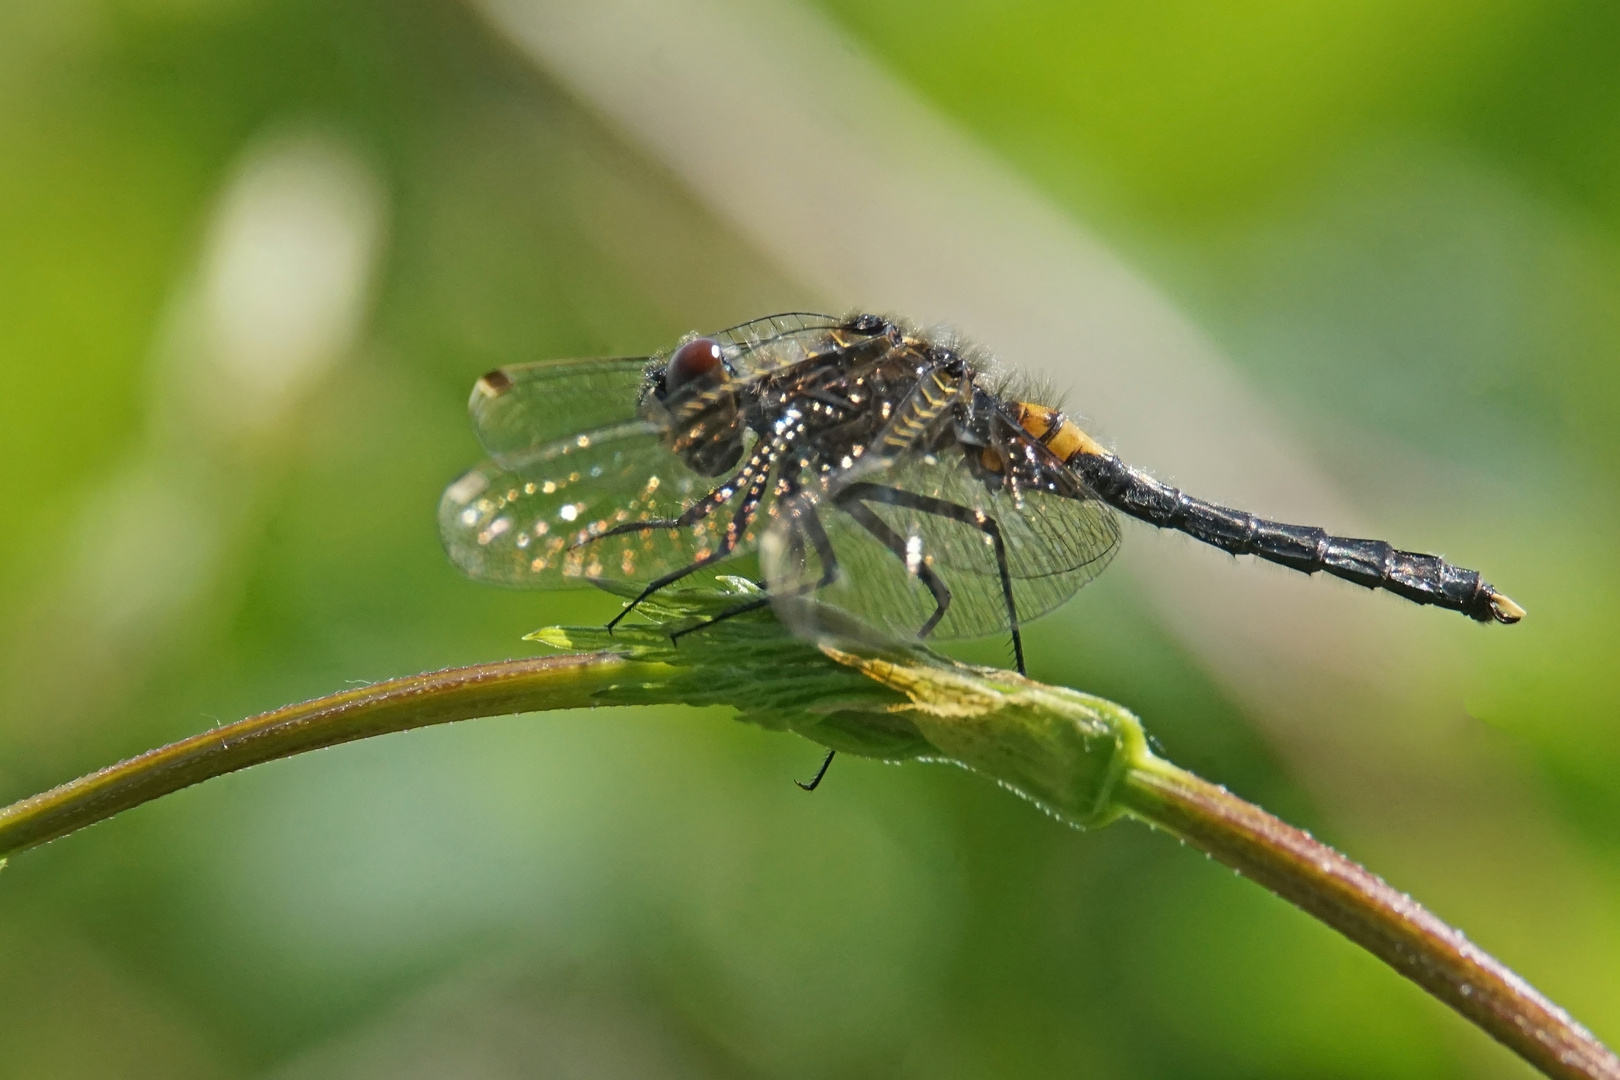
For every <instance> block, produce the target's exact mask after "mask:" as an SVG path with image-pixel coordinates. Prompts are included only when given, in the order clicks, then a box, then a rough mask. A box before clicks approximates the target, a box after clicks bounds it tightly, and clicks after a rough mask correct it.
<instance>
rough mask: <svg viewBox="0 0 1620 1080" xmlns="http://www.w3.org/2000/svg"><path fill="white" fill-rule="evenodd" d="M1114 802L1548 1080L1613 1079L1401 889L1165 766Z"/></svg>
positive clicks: (1610, 1063) (1565, 1018) (1559, 1014)
mask: <svg viewBox="0 0 1620 1080" xmlns="http://www.w3.org/2000/svg"><path fill="white" fill-rule="evenodd" d="M1115 798H1116V800H1117V802H1118V803H1119V804H1120V805H1121V806H1123V808H1124V809H1125V810H1126V811H1127V812H1128V813H1130V814H1132V815H1134V816H1136V817H1138V818H1141V819H1142V820H1144V821H1146V822H1148V823H1149V824H1152V825H1156V826H1158V827H1160V828H1163V829H1166V830H1168V831H1170V832H1172V833H1174V834H1175V835H1177V836H1179V837H1181V838H1182V839H1184V840H1185V841H1187V843H1189V844H1191V845H1192V846H1194V847H1196V848H1198V849H1199V850H1201V851H1203V852H1205V853H1206V854H1208V855H1210V856H1212V857H1214V858H1215V859H1218V860H1219V861H1221V862H1223V863H1225V864H1226V865H1227V866H1230V867H1231V868H1232V869H1234V870H1236V871H1238V872H1239V873H1241V874H1243V876H1245V877H1247V878H1249V879H1251V880H1252V881H1255V882H1257V883H1259V884H1261V885H1264V886H1265V887H1266V888H1268V889H1270V890H1271V891H1272V892H1274V893H1276V894H1277V895H1278V896H1280V897H1282V898H1283V899H1284V900H1287V901H1289V902H1290V903H1292V904H1295V905H1297V906H1298V907H1300V908H1301V909H1303V910H1304V911H1305V912H1307V913H1308V914H1310V915H1312V916H1313V917H1315V918H1317V919H1319V920H1321V921H1322V922H1324V923H1326V924H1327V925H1329V926H1331V927H1333V928H1334V929H1335V930H1337V931H1339V933H1341V934H1343V935H1344V936H1345V937H1347V938H1349V939H1350V940H1351V941H1354V942H1355V943H1356V944H1358V945H1360V946H1361V947H1362V948H1364V949H1366V950H1367V951H1368V952H1370V953H1372V954H1373V955H1374V956H1376V957H1378V958H1379V959H1380V960H1382V961H1384V962H1385V963H1386V964H1388V965H1389V966H1390V967H1392V968H1394V969H1395V970H1396V971H1398V972H1400V973H1401V974H1402V975H1405V976H1406V977H1407V978H1408V979H1411V980H1412V981H1413V982H1415V983H1417V984H1418V985H1419V986H1421V987H1423V989H1424V990H1427V991H1428V992H1429V993H1430V994H1432V995H1434V996H1435V997H1436V998H1438V999H1440V1000H1441V1001H1443V1002H1445V1003H1446V1004H1447V1005H1450V1006H1451V1007H1452V1008H1453V1009H1455V1010H1456V1011H1457V1012H1459V1013H1461V1014H1462V1015H1463V1016H1465V1017H1467V1018H1468V1019H1469V1020H1470V1021H1472V1022H1473V1023H1474V1024H1476V1025H1477V1026H1478V1027H1480V1028H1481V1029H1482V1030H1484V1031H1485V1032H1486V1033H1487V1034H1489V1035H1490V1036H1491V1037H1492V1038H1494V1039H1496V1040H1497V1041H1499V1042H1501V1043H1503V1044H1504V1045H1506V1046H1507V1047H1508V1048H1509V1049H1511V1050H1513V1051H1514V1052H1515V1053H1517V1054H1518V1055H1519V1056H1520V1057H1522V1058H1524V1059H1525V1060H1526V1061H1528V1062H1529V1063H1530V1064H1531V1065H1533V1066H1535V1067H1536V1068H1537V1069H1539V1070H1540V1071H1541V1072H1543V1073H1545V1074H1546V1075H1547V1076H1550V1077H1558V1078H1560V1080H1564V1078H1568V1080H1597V1078H1602V1080H1620V1059H1617V1058H1616V1057H1615V1056H1614V1054H1612V1053H1611V1052H1610V1051H1609V1050H1608V1049H1607V1048H1606V1047H1605V1046H1604V1045H1603V1044H1602V1043H1600V1042H1598V1041H1597V1039H1595V1038H1594V1037H1593V1036H1592V1033H1591V1032H1589V1031H1587V1030H1586V1029H1585V1028H1584V1027H1582V1026H1581V1025H1580V1024H1577V1023H1576V1022H1575V1021H1574V1020H1573V1019H1571V1018H1570V1015H1569V1014H1568V1013H1566V1012H1565V1011H1564V1010H1563V1009H1560V1008H1559V1007H1558V1006H1557V1005H1554V1004H1553V1003H1552V1002H1550V1001H1548V1000H1547V999H1546V998H1545V997H1542V996H1541V994H1540V993H1538V992H1537V991H1536V990H1535V988H1534V987H1532V986H1531V985H1530V984H1529V983H1527V982H1525V981H1524V980H1523V979H1521V978H1519V976H1517V975H1515V974H1514V973H1513V972H1512V971H1510V970H1508V968H1507V967H1506V966H1504V965H1503V964H1502V963H1501V962H1500V961H1498V960H1497V959H1496V958H1495V957H1492V956H1490V955H1489V954H1488V953H1486V952H1484V951H1483V950H1481V949H1480V948H1478V947H1477V946H1475V945H1474V944H1473V943H1471V942H1470V941H1469V940H1468V939H1467V938H1465V937H1464V936H1463V935H1462V932H1461V931H1459V930H1456V929H1454V928H1452V927H1450V926H1447V925H1446V924H1445V923H1443V922H1441V921H1440V920H1439V919H1437V918H1435V916H1434V915H1432V914H1430V912H1429V911H1428V910H1427V909H1425V908H1424V907H1423V906H1422V905H1421V904H1419V903H1418V902H1417V901H1415V900H1413V899H1412V898H1411V897H1409V896H1407V895H1406V894H1404V893H1401V892H1397V891H1396V890H1394V889H1392V888H1390V886H1389V885H1387V884H1386V883H1385V882H1384V880H1383V879H1382V878H1380V877H1378V876H1377V875H1376V874H1373V873H1372V872H1370V871H1368V870H1367V869H1366V868H1364V867H1362V866H1360V865H1358V864H1356V863H1354V862H1352V861H1351V860H1349V859H1347V858H1345V857H1344V856H1343V855H1341V854H1339V853H1338V852H1337V851H1334V850H1333V849H1332V848H1330V847H1328V846H1327V845H1326V844H1323V843H1322V842H1321V841H1319V840H1315V839H1313V838H1312V837H1311V836H1310V835H1309V834H1307V833H1304V832H1302V831H1300V830H1299V829H1296V828H1294V827H1293V826H1291V825H1286V824H1284V823H1283V822H1281V821H1279V820H1277V819H1276V818H1274V817H1272V816H1271V815H1270V814H1268V813H1266V812H1265V811H1264V810H1261V809H1260V808H1259V807H1258V806H1254V805H1252V804H1250V803H1247V802H1244V801H1243V800H1242V799H1240V798H1238V797H1237V796H1235V795H1233V794H1232V793H1231V792H1229V791H1227V790H1226V789H1225V788H1222V787H1217V786H1216V785H1214V784H1211V783H1210V782H1208V781H1207V780H1201V779H1199V778H1198V777H1196V776H1194V775H1192V774H1191V773H1188V772H1185V771H1183V770H1181V769H1178V768H1176V767H1175V766H1174V765H1171V764H1169V763H1168V762H1164V761H1160V760H1158V759H1148V760H1146V761H1144V762H1142V763H1140V764H1139V765H1137V766H1136V767H1134V768H1132V769H1130V770H1129V771H1127V772H1126V774H1125V776H1124V778H1123V780H1122V782H1121V785H1120V788H1119V790H1117V791H1116V793H1115Z"/></svg>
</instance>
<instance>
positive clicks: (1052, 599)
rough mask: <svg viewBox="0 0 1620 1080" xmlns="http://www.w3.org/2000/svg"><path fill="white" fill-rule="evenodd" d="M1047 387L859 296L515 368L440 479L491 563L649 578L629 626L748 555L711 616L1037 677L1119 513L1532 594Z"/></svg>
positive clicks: (565, 582) (1287, 555)
mask: <svg viewBox="0 0 1620 1080" xmlns="http://www.w3.org/2000/svg"><path fill="white" fill-rule="evenodd" d="M1039 396H1041V395H1038V394H1034V393H1031V392H1028V391H1023V390H1020V389H1019V384H1018V382H1017V379H1016V376H1015V375H1010V374H1009V373H1008V372H1007V371H1006V370H1005V369H1004V368H1003V367H1002V365H1001V364H999V363H998V362H997V361H995V360H994V358H993V357H991V356H990V354H988V353H987V352H985V351H984V350H982V349H979V348H978V347H976V346H973V345H971V344H969V343H966V342H965V341H963V340H961V339H959V338H958V337H957V336H956V335H954V334H953V333H951V332H949V331H944V330H927V329H919V328H917V327H914V326H911V325H908V324H906V323H903V322H901V321H899V320H896V319H892V318H888V317H885V316H881V315H873V314H864V313H862V314H854V315H850V316H846V317H842V318H840V317H834V316H829V315H818V314H813V313H807V312H791V313H787V314H782V315H772V316H769V317H767V318H763V319H757V320H754V321H752V322H747V323H743V324H741V325H738V326H734V327H731V328H730V329H727V330H722V331H719V332H716V333H711V334H704V335H693V336H690V337H688V338H686V339H685V340H683V341H681V342H680V343H679V344H678V345H677V346H676V347H674V348H673V349H671V350H669V351H668V352H667V353H663V354H659V355H656V356H638V357H623V358H616V359H592V360H557V361H542V362H539V363H529V364H518V365H514V366H510V367H503V368H499V369H497V370H495V371H491V372H489V373H488V374H486V375H484V376H483V377H482V378H480V379H479V380H478V382H477V384H476V385H475V386H474V388H473V392H472V399H471V402H470V404H469V410H470V412H471V414H472V420H473V425H474V427H475V429H476V431H477V434H478V437H479V439H480V441H481V442H482V443H483V445H484V448H485V449H486V450H487V451H488V453H489V456H490V460H488V461H486V462H484V463H483V464H480V465H478V466H476V467H474V468H473V469H472V470H470V471H469V472H467V473H465V474H464V475H463V476H461V477H460V478H459V479H457V480H455V481H454V482H453V483H451V484H450V486H449V487H448V488H447V489H446V491H445V493H444V496H443V498H442V500H441V502H440V507H439V527H440V534H441V537H442V539H443V541H444V546H445V549H446V551H447V552H448V553H449V555H450V558H451V559H452V560H453V561H454V562H455V563H456V565H457V566H459V567H460V568H461V569H462V570H463V571H465V572H466V573H467V574H469V575H470V576H472V577H474V578H477V579H481V580H484V581H489V582H495V583H499V584H502V585H509V586H517V587H521V588H534V589H555V588H566V587H570V586H578V585H586V584H589V583H592V582H603V581H617V582H619V583H621V584H624V583H628V584H630V585H632V586H639V591H638V592H637V593H636V594H635V596H634V598H633V599H631V600H630V602H629V603H628V604H627V605H626V607H625V609H624V611H622V612H620V614H619V615H618V616H616V617H615V618H614V620H613V622H612V623H610V624H609V626H610V627H611V626H612V625H616V624H617V623H618V621H619V620H620V619H623V618H624V617H625V616H626V615H627V614H628V613H629V612H630V611H632V610H634V609H635V607H636V606H637V605H638V604H640V603H641V602H642V601H644V600H645V599H646V598H648V597H650V596H652V595H654V594H655V593H657V592H658V591H659V590H661V589H665V588H668V587H669V586H671V585H673V584H675V583H676V582H679V581H681V580H682V579H684V578H687V577H688V576H690V575H692V574H695V573H698V572H699V571H703V570H705V568H709V567H713V566H715V565H716V564H719V563H722V562H724V561H725V560H729V559H734V558H737V557H739V556H742V555H745V554H753V555H755V556H757V558H758V563H759V567H760V571H761V573H762V574H763V577H764V581H763V582H761V584H762V585H763V589H762V590H761V594H760V595H758V596H755V597H752V598H749V599H747V600H743V601H740V602H739V603H738V604H737V605H736V606H735V607H734V608H732V609H729V610H726V611H722V612H721V613H720V614H719V615H717V616H716V617H715V618H714V619H711V620H710V623H712V622H714V621H718V620H719V619H724V618H727V617H730V616H732V615H735V614H740V613H741V612H744V611H749V610H755V609H757V608H759V607H762V606H764V605H765V604H772V603H774V604H776V605H777V606H778V610H779V611H780V612H781V613H782V614H783V617H784V618H786V619H788V620H789V621H790V622H791V623H792V624H793V625H795V626H796V627H798V628H800V629H802V630H804V631H805V632H810V633H813V632H815V631H816V630H817V628H818V626H819V622H818V617H817V613H818V612H826V611H833V612H838V613H840V614H841V615H842V616H849V617H853V618H855V619H856V620H858V621H859V622H860V623H863V624H865V625H867V626H868V627H871V628H873V629H876V630H877V631H879V632H881V633H883V634H887V635H891V636H899V637H902V638H912V639H916V638H935V639H956V638H970V637H980V636H986V635H991V634H1000V633H1005V634H1008V635H1010V637H1011V644H1012V651H1013V656H1014V661H1015V663H1016V665H1017V668H1018V671H1019V672H1020V674H1022V673H1024V670H1025V664H1024V648H1023V639H1022V633H1021V630H1022V627H1023V625H1024V624H1025V623H1027V622H1029V621H1030V620H1033V619H1035V618H1038V617H1039V616H1041V615H1044V614H1046V613H1048V612H1050V611H1052V610H1053V609H1054V608H1056V607H1058V606H1059V605H1060V604H1062V603H1063V602H1064V601H1066V600H1068V599H1069V598H1070V597H1071V596H1073V595H1074V594H1075V592H1077V591H1078V590H1079V589H1080V588H1081V587H1082V586H1084V585H1085V584H1086V583H1087V582H1089V581H1091V580H1092V579H1093V578H1095V577H1096V576H1097V575H1098V574H1099V573H1101V572H1102V570H1103V569H1104V568H1105V567H1106V566H1107V565H1108V562H1109V560H1110V559H1111V558H1112V557H1113V555H1114V553H1115V551H1117V550H1118V547H1119V542H1120V527H1119V518H1120V516H1121V515H1124V516H1127V517H1131V518H1135V519H1137V520H1139V521H1143V522H1146V523H1148V524H1150V525H1154V526H1158V527H1160V528H1166V529H1174V530H1176V531H1178V532H1181V533H1185V534H1186V535H1188V536H1191V537H1193V538H1195V539H1197V540H1200V541H1203V542H1204V543H1206V544H1211V545H1213V546H1215V547H1218V548H1220V549H1222V550H1224V551H1228V552H1231V553H1232V554H1234V555H1253V556H1256V557H1258V558H1260V559H1264V560H1266V561H1268V562H1272V563H1277V564H1279V565H1282V566H1286V567H1288V568H1290V569H1293V570H1298V571H1301V572H1303V573H1306V574H1315V573H1325V574H1328V575H1331V576H1333V577H1338V578H1343V579H1345V580H1347V581H1351V582H1354V583H1355V584H1357V585H1362V586H1365V587H1366V588H1369V589H1379V590H1383V591H1385V592H1390V593H1394V594H1395V595H1397V596H1400V597H1404V598H1405V599H1407V600H1410V601H1413V602H1416V603H1419V604H1431V605H1434V606H1436V607H1440V608H1445V609H1449V610H1452V611H1458V612H1461V613H1462V614H1464V615H1467V616H1469V617H1470V618H1472V619H1475V620H1477V621H1479V622H1485V623H1488V622H1497V623H1514V622H1517V621H1519V619H1521V618H1522V617H1523V616H1524V614H1525V612H1524V609H1523V608H1521V607H1520V606H1519V605H1518V604H1516V603H1514V602H1513V601H1512V600H1510V599H1508V597H1506V596H1505V595H1503V594H1502V593H1500V592H1498V591H1497V590H1496V588H1495V587H1493V586H1492V585H1491V584H1490V583H1488V582H1487V581H1485V580H1484V578H1483V577H1481V575H1480V574H1479V572H1478V571H1475V570H1468V569H1464V568H1462V567H1459V566H1455V565H1453V564H1451V563H1449V562H1447V561H1446V560H1445V559H1443V558H1441V557H1440V556H1438V555H1429V554H1423V553H1419V552H1412V551H1403V550H1400V549H1397V548H1396V547H1394V546H1393V545H1391V544H1389V543H1387V542H1386V541H1383V540H1368V539H1355V538H1350V537H1343V536H1335V535H1332V534H1330V533H1328V532H1327V531H1326V530H1324V529H1321V528H1317V527H1314V526H1302V525H1290V524H1285V523H1282V522H1278V521H1272V520H1269V519H1266V518H1261V517H1257V516H1255V515H1254V514H1252V513H1249V512H1247V511H1242V510H1234V509H1230V508H1228V507H1224V506H1219V505H1217V504H1215V503H1211V502H1207V501H1204V500H1202V499H1197V498H1194V497H1192V496H1190V495H1188V494H1186V493H1185V492H1182V491H1180V490H1178V489H1177V488H1175V487H1172V486H1170V485H1168V484H1165V483H1163V482H1161V481H1159V480H1157V479H1155V478H1154V477H1153V476H1151V475H1149V474H1148V473H1147V472H1145V471H1143V470H1141V469H1138V468H1136V467H1134V466H1131V465H1129V464H1126V463H1125V462H1124V461H1123V460H1121V458H1120V457H1119V456H1118V455H1117V454H1115V453H1114V452H1113V451H1111V450H1109V449H1108V448H1106V447H1104V446H1103V445H1102V444H1101V443H1099V442H1098V441H1097V440H1096V439H1094V438H1092V437H1091V436H1090V435H1088V434H1087V433H1086V432H1085V431H1084V430H1083V429H1082V428H1081V427H1080V426H1079V424H1077V423H1076V422H1075V421H1074V420H1073V419H1071V418H1070V417H1068V416H1066V415H1065V414H1064V413H1063V412H1061V411H1060V410H1059V409H1058V408H1057V407H1055V406H1054V405H1050V404H1045V403H1042V402H1039V401H1034V400H1026V399H1027V398H1032V397H1039ZM703 625H709V623H705V624H703ZM697 629H702V626H697V627H692V628H690V629H689V630H683V631H681V632H682V633H685V632H690V631H691V630H697ZM829 760H830V757H829ZM824 771H825V763H824V765H823V772H824ZM817 779H818V780H819V775H818V777H817ZM801 786H804V785H801ZM812 786H813V785H812Z"/></svg>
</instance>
